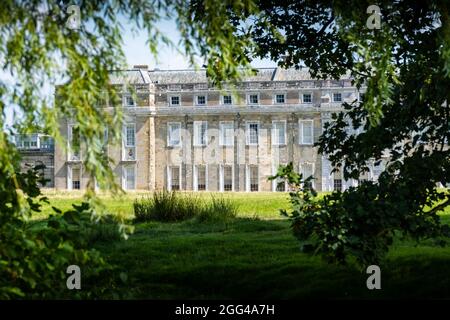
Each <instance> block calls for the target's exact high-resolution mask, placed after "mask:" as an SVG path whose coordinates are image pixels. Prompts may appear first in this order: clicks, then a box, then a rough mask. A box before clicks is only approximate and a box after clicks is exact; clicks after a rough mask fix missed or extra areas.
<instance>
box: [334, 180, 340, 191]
mask: <svg viewBox="0 0 450 320" xmlns="http://www.w3.org/2000/svg"><path fill="white" fill-rule="evenodd" d="M333 188H334V190H335V191H342V179H334V183H333Z"/></svg>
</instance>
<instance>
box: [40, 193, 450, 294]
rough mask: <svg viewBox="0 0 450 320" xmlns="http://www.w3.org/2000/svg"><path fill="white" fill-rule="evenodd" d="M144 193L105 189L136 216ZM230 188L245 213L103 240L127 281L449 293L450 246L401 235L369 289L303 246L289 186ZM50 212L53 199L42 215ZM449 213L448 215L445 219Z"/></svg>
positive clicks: (156, 289)
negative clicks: (295, 232)
mask: <svg viewBox="0 0 450 320" xmlns="http://www.w3.org/2000/svg"><path fill="white" fill-rule="evenodd" d="M47 195H48V196H49V197H50V199H51V205H53V206H56V207H59V208H60V209H68V208H69V207H70V206H71V203H73V202H79V201H80V194H75V195H74V194H72V195H67V194H61V193H59V194H54V193H52V192H48V193H47ZM141 196H142V194H139V193H137V194H130V195H127V196H126V197H124V198H122V199H112V198H109V197H105V203H106V205H107V207H108V208H109V209H110V210H111V211H112V212H115V213H121V214H126V215H129V216H130V217H132V215H133V211H132V201H133V199H134V198H136V197H137V198H139V197H141ZM203 196H208V195H207V194H206V195H203ZM226 196H229V197H232V198H233V199H234V200H235V201H236V202H237V203H238V204H239V216H238V218H236V219H235V220H233V221H232V222H230V223H227V224H224V223H197V222H194V221H192V220H191V221H184V222H179V223H160V222H148V223H140V224H137V225H136V229H135V232H134V234H133V235H132V236H131V237H130V238H129V239H128V240H118V241H107V242H99V243H97V244H96V247H97V248H98V249H99V250H100V251H101V252H102V253H103V254H104V255H105V256H106V257H107V258H108V260H109V261H110V262H112V263H114V264H117V265H118V266H119V268H120V269H121V270H123V271H126V272H127V273H128V278H129V280H128V283H127V285H126V286H124V287H123V289H124V290H127V291H128V292H129V293H130V294H131V296H132V297H133V298H144V299H146V298H150V299H232V298H251V299H263V298H275V299H309V298H344V299H345V298H375V299H377V298H450V275H449V267H450V247H446V248H440V247H436V246H434V245H433V242H432V241H425V242H423V243H421V244H419V245H418V246H415V244H414V243H412V242H407V241H403V242H400V241H398V242H396V244H395V245H394V248H393V250H392V251H391V252H390V254H389V257H388V259H387V260H386V262H385V263H384V264H383V265H381V266H380V267H381V270H382V281H381V283H382V284H381V285H382V290H373V291H370V290H368V289H367V288H366V279H367V276H368V275H366V274H365V273H364V272H361V271H359V270H357V269H356V268H355V267H354V266H348V267H339V266H335V265H329V264H327V263H325V262H323V261H322V260H321V259H320V258H318V257H311V256H308V255H306V254H303V253H301V252H299V247H298V242H297V240H296V239H295V238H294V237H293V236H292V234H291V231H290V228H289V222H288V221H287V220H285V219H282V218H281V217H280V215H279V213H278V209H279V208H287V207H288V205H289V204H288V200H287V199H288V195H287V194H281V193H258V194H256V193H250V194H248V193H234V194H229V195H226ZM50 212H51V207H50V206H46V207H45V208H44V210H43V212H42V213H41V214H39V215H37V216H36V219H43V218H45V217H46V216H47V215H48V214H49V213H50ZM447 213H448V212H447ZM449 218H450V215H447V214H444V215H443V220H444V221H445V222H446V223H449V222H450V219H449Z"/></svg>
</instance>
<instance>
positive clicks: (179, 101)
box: [169, 94, 181, 107]
mask: <svg viewBox="0 0 450 320" xmlns="http://www.w3.org/2000/svg"><path fill="white" fill-rule="evenodd" d="M174 97H178V104H173V103H172V98H174ZM169 106H171V107H179V106H181V95H179V94H171V95H169Z"/></svg>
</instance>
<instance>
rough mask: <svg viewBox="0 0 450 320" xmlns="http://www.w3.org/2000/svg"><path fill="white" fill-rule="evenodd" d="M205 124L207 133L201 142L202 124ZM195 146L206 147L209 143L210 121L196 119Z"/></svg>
mask: <svg viewBox="0 0 450 320" xmlns="http://www.w3.org/2000/svg"><path fill="white" fill-rule="evenodd" d="M203 124H205V134H204V137H203V138H204V139H203V140H204V141H203V142H199V139H201V136H200V134H201V128H202V125H203ZM193 130H194V144H193V145H194V147H204V146H206V145H207V144H208V121H206V120H200V121H194V129H193Z"/></svg>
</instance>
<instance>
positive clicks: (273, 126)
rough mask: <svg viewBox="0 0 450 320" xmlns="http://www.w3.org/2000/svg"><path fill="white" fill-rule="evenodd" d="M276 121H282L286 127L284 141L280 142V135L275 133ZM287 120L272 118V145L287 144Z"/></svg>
mask: <svg viewBox="0 0 450 320" xmlns="http://www.w3.org/2000/svg"><path fill="white" fill-rule="evenodd" d="M275 123H282V124H283V127H284V142H283V143H280V142H279V141H278V137H279V135H276V134H275ZM286 129H287V126H286V120H272V130H271V135H272V145H273V146H285V145H286V141H287V134H286Z"/></svg>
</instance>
